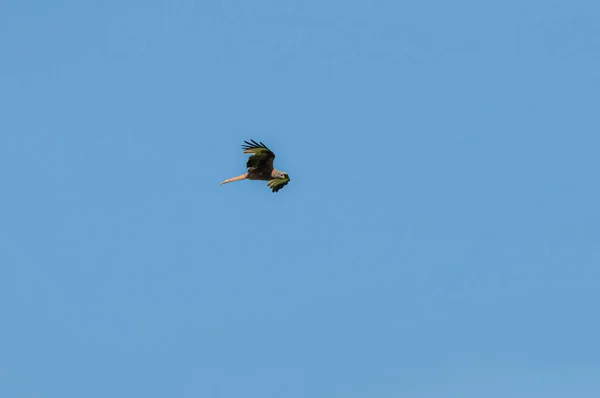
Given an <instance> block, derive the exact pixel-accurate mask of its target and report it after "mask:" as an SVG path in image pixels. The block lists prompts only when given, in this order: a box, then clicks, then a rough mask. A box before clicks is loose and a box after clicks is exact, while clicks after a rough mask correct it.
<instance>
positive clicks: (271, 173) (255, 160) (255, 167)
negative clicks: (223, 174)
mask: <svg viewBox="0 0 600 398" xmlns="http://www.w3.org/2000/svg"><path fill="white" fill-rule="evenodd" d="M244 142H245V144H244V145H242V149H243V150H244V153H248V154H251V155H252V156H250V157H249V158H248V161H247V162H246V167H247V168H248V172H247V173H245V174H242V175H239V176H237V177H232V178H228V179H226V180H225V181H223V182H222V183H221V185H223V184H227V183H230V182H234V181H240V180H246V179H248V180H261V181H269V182H268V183H267V185H268V186H269V188H271V189H272V190H273V192H277V191H279V190H280V189H281V188H283V187H284V186H286V185H287V183H288V182H289V181H290V177H289V176H288V175H287V173H284V172H283V171H281V170H277V169H276V168H274V167H273V160H275V154H274V153H273V152H271V150H270V149H269V148H267V147H266V146H265V144H263V143H262V142H256V141H254V140H250V142H248V141H244Z"/></svg>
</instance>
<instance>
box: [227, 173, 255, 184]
mask: <svg viewBox="0 0 600 398" xmlns="http://www.w3.org/2000/svg"><path fill="white" fill-rule="evenodd" d="M246 177H248V173H246V174H242V175H239V176H237V177H231V178H228V179H226V180H225V181H223V182H222V183H221V184H220V185H223V184H228V183H230V182H234V181H241V180H244V179H246Z"/></svg>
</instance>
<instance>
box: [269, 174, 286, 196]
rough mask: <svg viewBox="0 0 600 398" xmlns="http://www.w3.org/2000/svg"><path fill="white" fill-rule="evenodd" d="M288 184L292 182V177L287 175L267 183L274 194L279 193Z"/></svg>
mask: <svg viewBox="0 0 600 398" xmlns="http://www.w3.org/2000/svg"><path fill="white" fill-rule="evenodd" d="M288 182H290V177H289V176H288V175H287V174H284V177H283V178H275V179H272V180H270V181H269V182H268V183H267V185H268V186H269V188H271V189H272V190H273V192H277V191H279V190H280V189H281V188H283V187H285V186H286V185H287V183H288Z"/></svg>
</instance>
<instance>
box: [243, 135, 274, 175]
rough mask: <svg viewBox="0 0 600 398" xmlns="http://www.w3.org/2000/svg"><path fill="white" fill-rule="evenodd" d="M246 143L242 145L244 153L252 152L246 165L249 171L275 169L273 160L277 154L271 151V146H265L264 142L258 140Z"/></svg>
mask: <svg viewBox="0 0 600 398" xmlns="http://www.w3.org/2000/svg"><path fill="white" fill-rule="evenodd" d="M244 142H245V144H244V145H242V149H243V150H244V153H248V154H252V156H250V157H249V158H248V161H247V162H246V167H247V168H248V171H253V170H256V169H261V168H264V169H268V170H269V171H270V170H273V160H274V159H275V154H274V153H273V152H271V150H270V149H269V148H267V147H266V146H265V144H263V143H262V142H256V141H254V140H250V142H248V141H244Z"/></svg>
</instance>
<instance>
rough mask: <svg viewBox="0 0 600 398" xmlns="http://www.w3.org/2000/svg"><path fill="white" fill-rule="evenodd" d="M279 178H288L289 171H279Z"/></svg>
mask: <svg viewBox="0 0 600 398" xmlns="http://www.w3.org/2000/svg"><path fill="white" fill-rule="evenodd" d="M277 178H287V173H284V172H283V171H277Z"/></svg>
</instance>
